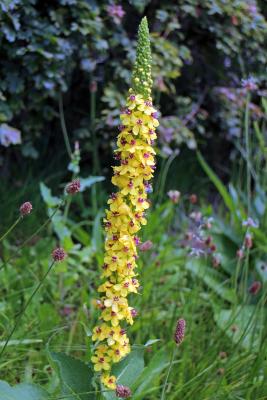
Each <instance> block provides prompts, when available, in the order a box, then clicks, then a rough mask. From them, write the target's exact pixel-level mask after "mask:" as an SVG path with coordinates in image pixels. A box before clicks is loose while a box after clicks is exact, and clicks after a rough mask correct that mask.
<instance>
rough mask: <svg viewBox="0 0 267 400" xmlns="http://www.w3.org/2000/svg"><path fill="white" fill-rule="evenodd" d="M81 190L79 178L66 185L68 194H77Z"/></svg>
mask: <svg viewBox="0 0 267 400" xmlns="http://www.w3.org/2000/svg"><path fill="white" fill-rule="evenodd" d="M80 190H81V182H80V180H79V179H74V181H72V182H70V183H69V184H68V185H67V186H66V192H67V193H68V194H75V193H78V192H79V191H80Z"/></svg>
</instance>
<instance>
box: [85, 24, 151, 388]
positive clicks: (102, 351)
mask: <svg viewBox="0 0 267 400" xmlns="http://www.w3.org/2000/svg"><path fill="white" fill-rule="evenodd" d="M151 85H152V80H151V53H150V42H149V32H148V26H147V20H146V18H144V19H143V20H142V22H141V24H140V27H139V31H138V45H137V58H136V63H135V67H134V73H133V87H132V88H131V89H130V90H129V96H128V99H127V103H126V108H125V109H124V110H123V111H122V114H121V116H120V118H121V126H120V133H119V135H118V141H117V146H118V148H117V150H115V155H116V157H115V158H116V159H117V160H118V161H119V163H120V165H119V166H116V167H113V170H114V175H113V178H112V183H113V185H115V186H116V187H117V188H118V190H117V192H116V193H113V194H112V195H111V196H110V199H109V200H108V205H109V209H108V210H106V218H105V219H104V226H105V231H106V241H105V256H104V265H103V269H102V278H103V280H104V282H103V283H102V284H101V286H100V287H99V288H98V292H99V293H101V298H100V299H99V300H98V301H97V302H96V303H97V304H98V307H99V309H100V310H101V315H100V318H99V319H100V322H99V324H98V325H97V326H96V327H95V328H94V330H93V335H92V340H93V341H97V346H96V348H95V351H94V355H93V356H92V358H91V360H92V362H93V363H94V369H95V371H99V372H101V382H102V383H103V384H104V385H105V386H106V387H107V388H109V389H113V390H115V389H116V387H117V384H116V377H115V376H112V375H111V367H112V364H114V363H117V362H119V361H120V360H121V359H122V358H123V357H124V356H126V355H127V354H128V353H129V352H130V344H129V339H128V337H127V335H126V329H125V324H126V323H128V324H130V325H132V324H133V318H134V317H136V316H137V311H136V310H134V309H133V308H132V307H130V306H129V304H128V299H127V296H128V295H129V294H130V293H137V290H138V287H139V282H138V280H137V278H136V276H137V273H136V271H135V269H136V267H137V265H136V260H137V258H138V256H137V246H138V244H139V243H140V241H139V238H138V236H137V232H138V231H139V230H140V229H141V226H142V225H145V224H146V219H145V211H146V210H147V209H148V208H149V205H150V204H149V201H148V192H149V191H148V190H147V188H148V187H150V186H149V183H148V181H149V180H150V179H151V178H152V176H153V172H154V169H155V160H154V155H155V151H154V149H153V147H152V144H153V141H154V140H155V139H156V133H155V129H156V127H157V126H158V125H159V122H158V120H157V118H156V110H155V109H154V108H153V106H152V98H151V96H150V93H151Z"/></svg>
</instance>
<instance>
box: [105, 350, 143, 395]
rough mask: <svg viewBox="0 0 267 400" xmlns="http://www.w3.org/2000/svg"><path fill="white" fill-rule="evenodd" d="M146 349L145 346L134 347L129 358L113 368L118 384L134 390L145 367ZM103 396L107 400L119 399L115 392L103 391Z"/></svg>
mask: <svg viewBox="0 0 267 400" xmlns="http://www.w3.org/2000/svg"><path fill="white" fill-rule="evenodd" d="M144 349H145V347H144V346H138V347H133V349H132V351H131V353H130V354H129V355H128V356H127V357H125V358H124V359H123V360H122V361H121V362H120V363H118V364H115V365H114V367H113V368H112V375H115V376H116V377H117V383H118V384H120V385H124V386H128V387H130V388H131V389H132V387H133V386H134V384H135V382H136V380H137V379H138V378H139V376H140V375H141V373H142V371H143V369H144V366H145V363H144ZM103 396H104V398H105V399H107V400H115V399H117V397H116V395H115V393H114V392H113V391H110V392H109V391H107V392H105V391H103Z"/></svg>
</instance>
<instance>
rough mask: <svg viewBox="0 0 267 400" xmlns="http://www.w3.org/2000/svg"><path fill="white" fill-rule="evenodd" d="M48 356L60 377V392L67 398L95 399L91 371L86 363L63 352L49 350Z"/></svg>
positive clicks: (75, 399)
mask: <svg viewBox="0 0 267 400" xmlns="http://www.w3.org/2000/svg"><path fill="white" fill-rule="evenodd" d="M49 357H50V359H51V361H52V364H53V365H54V367H55V369H56V371H57V373H58V376H59V378H60V382H61V391H62V394H63V395H67V396H68V400H93V399H95V393H94V392H95V389H94V387H93V386H92V378H93V371H92V370H91V368H90V367H89V366H88V365H86V364H85V363H83V362H82V361H80V360H78V359H76V358H73V357H70V356H68V355H67V354H64V353H56V352H53V351H52V352H51V351H49Z"/></svg>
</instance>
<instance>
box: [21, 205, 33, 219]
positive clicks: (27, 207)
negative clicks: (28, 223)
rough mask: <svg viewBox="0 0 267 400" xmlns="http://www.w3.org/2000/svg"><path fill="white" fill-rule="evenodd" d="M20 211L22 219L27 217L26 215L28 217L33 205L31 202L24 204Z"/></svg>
mask: <svg viewBox="0 0 267 400" xmlns="http://www.w3.org/2000/svg"><path fill="white" fill-rule="evenodd" d="M19 211H20V215H21V216H22V217H25V215H28V214H30V213H31V212H32V204H31V203H30V202H29V201H26V202H25V203H23V204H22V205H21V206H20V209H19Z"/></svg>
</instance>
